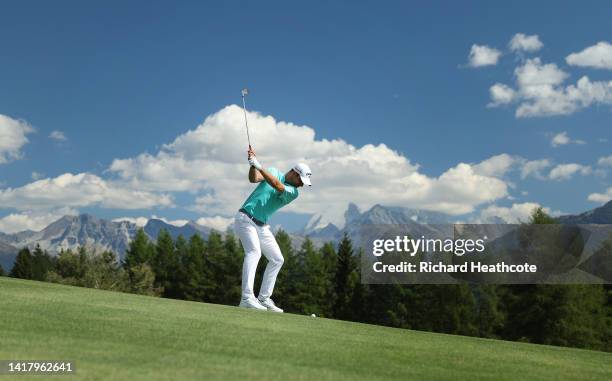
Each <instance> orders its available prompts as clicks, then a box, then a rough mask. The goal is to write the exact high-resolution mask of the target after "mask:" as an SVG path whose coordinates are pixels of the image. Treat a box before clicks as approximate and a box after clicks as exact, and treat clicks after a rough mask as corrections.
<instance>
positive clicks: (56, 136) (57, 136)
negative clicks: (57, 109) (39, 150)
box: [49, 130, 68, 142]
mask: <svg viewBox="0 0 612 381" xmlns="http://www.w3.org/2000/svg"><path fill="white" fill-rule="evenodd" d="M49 138H50V139H53V140H57V141H58V142H65V141H66V140H68V138H67V137H66V135H65V134H64V133H63V132H62V131H58V130H55V131H51V133H50V134H49Z"/></svg>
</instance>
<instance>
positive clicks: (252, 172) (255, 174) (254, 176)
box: [249, 167, 264, 183]
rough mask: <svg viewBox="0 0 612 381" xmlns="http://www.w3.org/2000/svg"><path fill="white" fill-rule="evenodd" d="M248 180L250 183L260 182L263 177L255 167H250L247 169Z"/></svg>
mask: <svg viewBox="0 0 612 381" xmlns="http://www.w3.org/2000/svg"><path fill="white" fill-rule="evenodd" d="M249 181H250V182H252V183H260V182H262V181H264V178H263V176H262V175H261V173H259V171H258V170H257V168H255V167H251V168H250V169H249Z"/></svg>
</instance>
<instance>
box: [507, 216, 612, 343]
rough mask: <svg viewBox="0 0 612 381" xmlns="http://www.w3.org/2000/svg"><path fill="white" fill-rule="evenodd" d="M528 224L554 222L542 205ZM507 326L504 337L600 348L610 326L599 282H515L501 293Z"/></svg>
mask: <svg viewBox="0 0 612 381" xmlns="http://www.w3.org/2000/svg"><path fill="white" fill-rule="evenodd" d="M529 222H530V223H531V224H555V223H556V221H555V220H554V219H553V218H552V217H550V216H548V215H547V214H546V213H545V212H544V211H543V210H542V208H538V209H536V210H534V211H533V213H532V215H531V217H530V219H529ZM503 300H504V305H505V308H506V314H507V318H506V321H507V323H506V325H505V326H504V328H503V330H502V332H503V337H504V338H506V339H510V340H521V341H529V342H533V343H540V344H551V345H563V346H578V347H583V348H592V349H601V348H604V347H605V345H606V332H607V331H606V329H607V328H608V327H609V325H608V324H609V322H608V320H607V311H606V307H605V303H606V293H605V290H604V288H603V286H602V285H547V284H535V285H516V286H508V287H507V288H506V290H505V293H504V295H503Z"/></svg>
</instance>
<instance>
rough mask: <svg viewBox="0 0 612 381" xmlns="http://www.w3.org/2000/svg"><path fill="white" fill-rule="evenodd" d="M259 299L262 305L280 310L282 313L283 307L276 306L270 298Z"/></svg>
mask: <svg viewBox="0 0 612 381" xmlns="http://www.w3.org/2000/svg"><path fill="white" fill-rule="evenodd" d="M258 300H259V303H261V305H262V306H264V307H266V308H267V309H268V311H272V312H280V313H282V312H283V310H282V308H278V307H277V306H276V304H274V302H273V301H272V299H270V298H265V299H258Z"/></svg>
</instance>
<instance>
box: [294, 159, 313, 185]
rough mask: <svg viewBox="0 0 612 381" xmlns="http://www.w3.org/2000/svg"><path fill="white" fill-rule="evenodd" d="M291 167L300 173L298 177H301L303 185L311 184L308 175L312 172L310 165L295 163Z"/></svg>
mask: <svg viewBox="0 0 612 381" xmlns="http://www.w3.org/2000/svg"><path fill="white" fill-rule="evenodd" d="M292 169H293V170H294V171H296V172H297V174H298V175H300V179H302V182H303V183H304V185H308V186H312V183H311V182H310V175H312V173H311V172H310V167H309V166H308V165H306V164H304V163H297V164H296V165H294V166H293V168H292Z"/></svg>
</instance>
